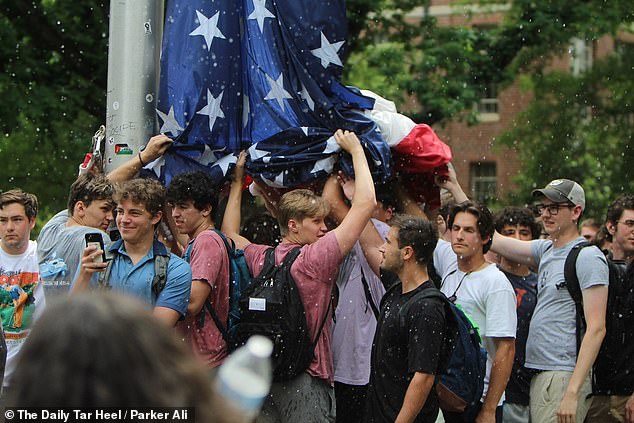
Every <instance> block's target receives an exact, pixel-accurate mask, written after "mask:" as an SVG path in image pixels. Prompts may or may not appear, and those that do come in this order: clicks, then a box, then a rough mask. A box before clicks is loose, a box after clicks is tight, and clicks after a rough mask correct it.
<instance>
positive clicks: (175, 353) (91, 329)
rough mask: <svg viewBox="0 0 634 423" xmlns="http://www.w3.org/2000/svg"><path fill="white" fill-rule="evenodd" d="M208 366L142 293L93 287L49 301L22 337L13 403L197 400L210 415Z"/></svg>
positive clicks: (200, 417)
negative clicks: (145, 302) (147, 303)
mask: <svg viewBox="0 0 634 423" xmlns="http://www.w3.org/2000/svg"><path fill="white" fill-rule="evenodd" d="M206 374H207V373H206V372H205V369H204V368H203V367H202V365H201V364H200V363H199V362H198V361H197V360H196V359H195V358H194V356H193V355H192V354H191V353H190V352H189V350H187V349H186V347H185V344H184V343H182V342H179V341H178V340H177V338H176V335H175V334H174V332H172V331H170V330H168V329H167V328H166V327H164V326H163V325H162V324H161V323H160V322H159V321H158V320H157V319H156V317H154V316H153V315H152V314H151V312H150V311H149V310H147V308H145V307H144V306H143V305H141V303H139V302H138V301H137V300H135V299H133V298H131V297H126V296H122V295H121V294H116V293H113V292H91V293H85V294H79V295H77V296H73V297H68V298H65V299H63V300H59V301H55V302H52V303H51V304H50V305H47V308H46V310H45V311H44V313H43V314H42V316H41V318H40V319H38V321H37V322H36V324H35V325H34V326H33V329H32V331H31V333H30V335H29V337H28V338H27V340H26V342H25V343H24V345H23V347H22V349H21V351H20V357H19V359H18V363H17V367H16V370H15V376H14V377H16V379H15V380H16V381H19V383H16V384H15V386H13V387H12V390H11V391H10V393H9V396H8V398H7V401H6V404H7V405H8V404H10V406H12V407H121V408H123V407H195V413H196V421H213V410H212V409H211V406H210V398H211V397H212V392H211V386H210V384H209V380H208V377H207V376H206Z"/></svg>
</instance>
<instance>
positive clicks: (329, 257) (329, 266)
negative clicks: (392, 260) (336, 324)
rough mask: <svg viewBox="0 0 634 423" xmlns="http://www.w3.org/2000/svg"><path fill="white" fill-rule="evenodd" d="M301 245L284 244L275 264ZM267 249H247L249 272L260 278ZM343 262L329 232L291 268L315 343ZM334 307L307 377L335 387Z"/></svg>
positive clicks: (311, 246)
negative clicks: (333, 348) (332, 338)
mask: <svg viewBox="0 0 634 423" xmlns="http://www.w3.org/2000/svg"><path fill="white" fill-rule="evenodd" d="M295 247H299V245H298V244H287V243H282V244H280V245H278V246H277V248H276V249H275V263H276V264H280V263H281V262H282V261H283V260H284V257H286V254H288V253H289V252H290V251H291V250H292V249H293V248H295ZM269 248H271V247H269V246H268V245H257V244H250V245H248V246H247V247H246V248H245V249H244V255H245V257H246V259H247V264H248V266H249V270H251V274H252V275H259V274H260V272H261V271H262V268H263V267H264V257H265V254H266V250H267V249H269ZM342 259H343V257H342V255H341V250H340V249H339V244H338V243H337V238H336V237H335V233H334V232H328V233H327V234H326V235H325V236H323V237H322V238H320V239H319V240H318V241H317V242H315V243H313V244H309V245H304V246H303V247H302V251H301V253H300V254H299V256H298V257H297V259H296V260H295V262H294V263H293V265H292V266H291V276H293V279H294V280H295V283H296V284H297V289H298V290H299V295H300V296H301V298H302V302H303V304H304V310H305V311H306V322H307V323H308V330H309V332H310V336H311V338H312V339H314V338H315V335H316V334H317V331H318V330H319V326H320V325H321V322H322V321H323V320H324V317H325V316H326V311H327V310H328V304H330V294H331V293H332V289H333V286H334V284H335V281H336V280H337V271H338V270H339V265H340V264H341V260H342ZM332 312H333V310H332V307H331V309H330V312H329V315H328V318H326V323H325V324H324V328H323V329H322V331H321V335H320V337H319V341H318V342H317V346H316V347H315V358H314V359H313V361H312V362H311V363H310V366H309V367H308V370H307V372H308V374H310V375H311V376H314V377H318V378H320V379H325V380H327V381H328V382H329V383H330V384H333V383H334V371H333V367H332V353H331V351H330V334H331V331H332V319H331V318H330V317H331V316H332Z"/></svg>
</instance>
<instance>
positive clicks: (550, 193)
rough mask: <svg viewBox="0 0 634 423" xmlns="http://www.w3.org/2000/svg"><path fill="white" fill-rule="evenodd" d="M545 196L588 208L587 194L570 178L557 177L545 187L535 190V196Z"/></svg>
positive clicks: (555, 200) (556, 200)
mask: <svg viewBox="0 0 634 423" xmlns="http://www.w3.org/2000/svg"><path fill="white" fill-rule="evenodd" d="M542 195H543V196H544V197H546V198H548V199H549V200H551V201H554V202H555V203H564V202H568V203H572V204H574V205H575V206H581V210H584V209H585V208H586V194H585V193H584V192H583V188H581V185H579V184H578V183H576V182H575V181H571V180H570V179H555V180H554V181H551V182H550V183H549V184H548V185H546V187H545V188H543V189H536V190H533V197H538V196H542Z"/></svg>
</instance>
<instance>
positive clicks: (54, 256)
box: [37, 210, 110, 300]
mask: <svg viewBox="0 0 634 423" xmlns="http://www.w3.org/2000/svg"><path fill="white" fill-rule="evenodd" d="M68 216H69V215H68V210H62V211H61V212H59V213H57V214H56V215H55V216H53V217H52V218H51V220H49V221H48V222H47V223H46V225H44V227H43V228H42V231H41V232H40V236H39V237H38V238H37V243H38V245H37V254H38V262H39V264H40V273H41V279H42V284H43V285H44V290H45V291H46V296H47V297H48V298H49V300H50V299H51V298H53V297H54V296H57V295H66V294H68V291H69V290H70V287H71V285H72V281H73V279H74V278H75V275H76V273H77V269H78V268H79V264H80V263H81V256H82V254H83V252H84V248H86V241H85V239H84V236H85V235H86V234H88V233H96V234H100V235H101V237H102V239H103V244H104V246H105V248H106V251H107V250H108V245H109V244H110V238H109V237H108V235H107V234H106V233H105V232H103V231H101V230H100V229H97V228H92V227H90V226H79V225H76V226H66V223H67V222H68Z"/></svg>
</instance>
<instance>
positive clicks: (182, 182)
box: [167, 171, 218, 212]
mask: <svg viewBox="0 0 634 423" xmlns="http://www.w3.org/2000/svg"><path fill="white" fill-rule="evenodd" d="M213 186H214V183H213V180H212V179H211V176H209V175H208V174H207V173H205V172H200V171H198V172H187V173H181V174H180V175H177V176H175V177H174V179H172V181H171V182H170V184H169V185H168V187H167V201H168V202H169V203H173V204H176V203H184V202H187V201H191V202H192V203H193V204H194V207H196V208H197V209H198V210H202V209H204V208H205V207H207V206H211V210H213V211H214V212H215V211H216V208H217V207H218V194H217V192H216V190H214V189H213Z"/></svg>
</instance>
